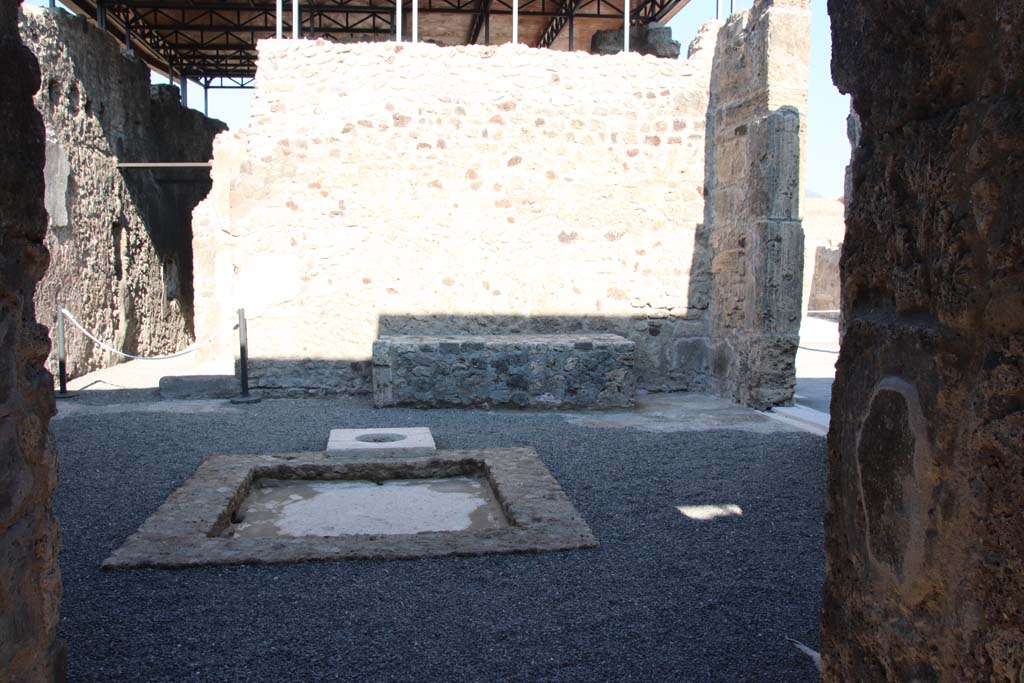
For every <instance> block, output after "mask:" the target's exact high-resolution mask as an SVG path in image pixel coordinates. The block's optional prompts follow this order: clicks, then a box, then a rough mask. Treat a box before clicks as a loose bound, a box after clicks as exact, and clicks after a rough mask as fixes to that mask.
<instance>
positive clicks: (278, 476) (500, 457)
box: [103, 448, 597, 569]
mask: <svg viewBox="0 0 1024 683" xmlns="http://www.w3.org/2000/svg"><path fill="white" fill-rule="evenodd" d="M595 545H597V541H596V540H595V539H594V536H593V534H592V533H591V532H590V527H588V526H587V523H586V522H585V521H584V520H583V519H582V518H581V517H580V516H579V513H577V512H576V509H575V508H574V507H573V505H572V502H571V501H570V500H569V498H568V497H567V496H566V495H565V492H564V491H562V488H561V487H560V486H559V485H558V482H557V481H555V478H554V477H552V476H551V473H550V472H549V471H548V469H547V467H545V466H544V463H543V462H541V460H540V458H539V457H537V453H536V452H534V451H533V450H532V449H529V448H496V449H473V450H466V451H437V452H436V453H435V454H434V455H433V456H432V457H430V458H425V457H421V456H415V457H411V456H410V457H401V456H395V455H388V456H385V457H381V456H380V455H351V456H345V457H339V456H338V455H336V454H333V453H326V452H307V453H273V454H249V455H238V454H232V455H211V456H209V457H208V458H207V459H206V460H204V461H203V463H202V464H201V465H200V466H199V468H198V469H197V470H196V472H195V474H193V475H192V477H191V478H190V479H189V480H188V481H186V482H185V483H184V484H182V486H181V487H179V488H178V489H176V490H175V491H174V492H172V493H171V494H170V495H169V496H168V497H167V500H166V501H164V504H163V505H161V506H160V508H159V509H158V510H157V511H156V512H154V513H153V515H151V516H150V518H149V519H147V520H146V521H145V523H143V525H142V527H140V528H139V530H138V531H137V532H136V533H134V534H132V535H131V536H130V537H129V538H128V539H127V540H126V541H125V542H124V543H123V544H122V545H121V547H119V548H118V549H117V550H115V551H114V553H113V554H112V555H111V556H110V557H108V558H107V559H106V560H105V561H104V562H103V567H104V568H106V569H114V568H120V569H124V568H129V567H167V568H171V567H175V568H177V567H197V566H203V565H220V564H242V563H249V562H254V563H261V564H262V563H269V562H308V561H311V560H370V559H373V560H398V559H413V558H422V557H444V556H450V555H490V554H505V553H535V552H546V551H551V550H571V549H575V548H592V547H594V546H595Z"/></svg>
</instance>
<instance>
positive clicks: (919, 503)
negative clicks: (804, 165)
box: [821, 0, 1024, 682]
mask: <svg viewBox="0 0 1024 683" xmlns="http://www.w3.org/2000/svg"><path fill="white" fill-rule="evenodd" d="M829 11H830V13H831V16H832V34H833V61H832V72H833V76H834V78H835V81H836V83H837V85H838V86H839V88H840V90H842V91H844V92H848V93H850V94H851V95H852V97H853V107H854V109H855V110H856V113H857V118H859V120H860V127H861V130H860V139H859V144H857V145H855V153H854V159H853V164H852V173H851V178H850V180H851V183H850V195H849V196H850V199H849V206H848V207H847V211H848V214H847V231H846V240H845V242H844V244H843V251H842V260H841V271H842V284H843V287H842V316H843V323H844V326H845V332H844V336H843V346H842V351H841V353H840V356H839V362H838V366H837V375H836V383H835V387H834V390H833V394H832V395H833V397H834V398H833V401H832V424H831V431H830V432H829V475H828V512H827V517H826V523H825V532H826V557H827V578H826V585H825V593H824V613H823V619H822V638H821V644H822V655H823V657H824V680H826V681H883V680H889V681H909V680H918V681H936V682H939V681H942V682H945V681H949V682H953V681H1019V680H1021V677H1022V675H1024V621H1022V614H1024V532H1022V530H1024V504H1022V502H1024V465H1022V463H1024V461H1022V458H1024V452H1022V449H1021V444H1024V269H1022V264H1024V222H1022V217H1024V129H1022V125H1021V122H1022V121H1024V42H1022V41H1021V39H1020V36H1021V35H1024V5H1022V4H1021V3H1020V2H1018V1H1017V0H946V1H944V2H927V1H926V0H906V2H903V3H900V7H899V11H898V12H897V11H893V9H892V8H891V7H882V6H881V5H880V4H879V3H869V2H847V1H845V0H844V1H838V0H832V1H830V2H829Z"/></svg>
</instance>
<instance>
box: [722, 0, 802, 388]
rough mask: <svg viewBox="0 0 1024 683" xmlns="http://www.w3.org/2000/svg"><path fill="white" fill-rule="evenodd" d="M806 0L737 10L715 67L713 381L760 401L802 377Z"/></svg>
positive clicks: (769, 0) (771, 1)
mask: <svg viewBox="0 0 1024 683" xmlns="http://www.w3.org/2000/svg"><path fill="white" fill-rule="evenodd" d="M808 5H809V2H808V0H758V1H757V2H755V3H754V6H753V8H751V9H750V10H749V11H747V12H740V13H737V14H734V15H733V16H732V17H731V18H730V19H729V21H728V22H727V23H726V24H725V26H724V27H723V28H722V31H721V33H720V34H719V39H718V45H717V47H716V50H715V62H714V67H713V70H712V77H711V102H710V105H709V108H708V154H707V187H708V201H707V203H706V205H705V222H706V224H707V225H708V226H709V245H710V251H711V255H712V257H711V258H712V261H711V276H712V289H711V291H712V301H711V310H710V314H709V315H710V319H709V336H710V337H711V339H712V343H713V345H714V346H713V350H712V358H711V370H712V376H713V384H714V387H715V388H716V390H717V391H719V392H720V393H722V394H723V395H726V396H730V397H732V398H734V399H735V400H737V401H739V402H741V403H743V404H746V405H749V406H752V407H755V408H767V407H770V406H773V405H780V404H784V403H787V402H789V401H790V400H791V399H792V397H793V388H794V386H795V383H796V374H795V367H794V361H795V357H796V348H797V344H798V340H799V336H798V333H799V329H800V309H801V280H802V271H803V231H802V229H801V222H800V198H801V196H802V187H803V182H802V178H801V175H802V171H801V169H802V167H803V164H802V157H803V155H804V152H803V148H804V138H805V132H804V131H805V128H806V126H805V124H804V123H803V120H804V118H805V115H806V111H807V62H808V59H809V51H810V10H809V6H808Z"/></svg>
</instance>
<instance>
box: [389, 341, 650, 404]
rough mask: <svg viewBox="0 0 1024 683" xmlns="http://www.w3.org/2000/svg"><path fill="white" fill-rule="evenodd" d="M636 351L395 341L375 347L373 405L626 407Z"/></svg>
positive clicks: (582, 345)
mask: <svg viewBox="0 0 1024 683" xmlns="http://www.w3.org/2000/svg"><path fill="white" fill-rule="evenodd" d="M634 350H635V345H634V344H633V342H631V341H628V340H626V339H624V338H622V337H620V336H618V335H615V334H552V335H526V334H513V335H481V336H461V335H456V336H429V337H428V336H424V337H419V336H394V337H382V338H380V339H378V340H377V341H375V342H374V343H373V402H374V405H376V406H377V407H378V408H382V407H385V406H396V405H412V406H423V407H443V406H477V407H492V406H513V407H520V408H623V407H629V406H632V405H633V403H634V401H635V400H636V372H635V370H634V367H633V358H634Z"/></svg>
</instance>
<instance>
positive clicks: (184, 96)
mask: <svg viewBox="0 0 1024 683" xmlns="http://www.w3.org/2000/svg"><path fill="white" fill-rule="evenodd" d="M178 82H179V83H180V84H181V86H180V87H181V106H183V107H185V109H188V79H187V78H185V77H184V76H182V77H181V79H179V81H178Z"/></svg>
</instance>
